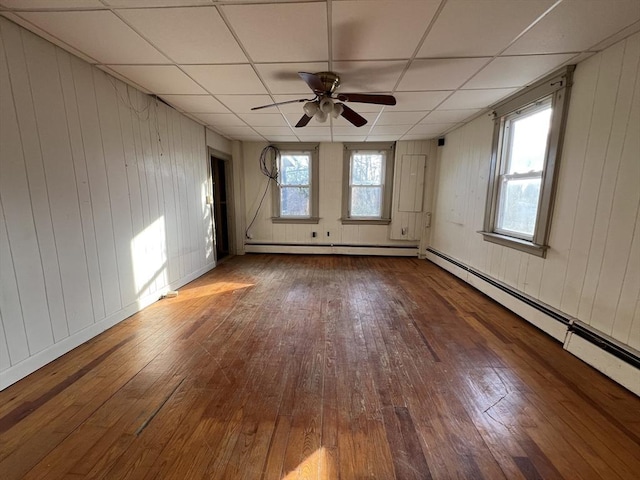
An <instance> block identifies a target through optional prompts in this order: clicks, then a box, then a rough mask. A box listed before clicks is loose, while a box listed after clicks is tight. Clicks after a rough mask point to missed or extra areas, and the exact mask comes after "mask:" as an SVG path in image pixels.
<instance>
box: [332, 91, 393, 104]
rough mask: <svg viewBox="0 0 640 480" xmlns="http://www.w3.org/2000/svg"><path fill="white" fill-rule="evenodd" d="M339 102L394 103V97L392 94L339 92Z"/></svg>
mask: <svg viewBox="0 0 640 480" xmlns="http://www.w3.org/2000/svg"><path fill="white" fill-rule="evenodd" d="M338 100H340V101H341V102H356V103H375V104H376V105H395V104H396V98H395V97H394V96H393V95H379V94H376V93H339V94H338Z"/></svg>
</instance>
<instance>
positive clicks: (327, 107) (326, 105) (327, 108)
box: [320, 97, 333, 115]
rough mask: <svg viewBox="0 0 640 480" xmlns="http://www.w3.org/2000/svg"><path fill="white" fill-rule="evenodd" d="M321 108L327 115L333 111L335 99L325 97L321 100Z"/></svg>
mask: <svg viewBox="0 0 640 480" xmlns="http://www.w3.org/2000/svg"><path fill="white" fill-rule="evenodd" d="M320 110H321V111H322V112H323V113H325V114H326V115H328V114H330V113H331V112H332V111H333V101H331V99H330V98H329V97H324V98H323V99H322V100H320Z"/></svg>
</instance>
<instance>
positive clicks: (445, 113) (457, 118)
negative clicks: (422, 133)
mask: <svg viewBox="0 0 640 480" xmlns="http://www.w3.org/2000/svg"><path fill="white" fill-rule="evenodd" d="M479 111H480V109H479V108H472V109H466V110H434V111H433V112H431V113H429V115H427V117H426V118H425V119H424V120H422V121H420V123H421V124H425V123H458V122H462V121H465V120H467V119H468V118H470V117H472V116H474V115H475V114H476V113H478V112H479Z"/></svg>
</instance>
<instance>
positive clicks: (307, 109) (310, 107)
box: [302, 102, 318, 117]
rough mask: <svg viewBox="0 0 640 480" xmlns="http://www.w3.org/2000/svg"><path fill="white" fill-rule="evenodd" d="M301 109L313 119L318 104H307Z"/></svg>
mask: <svg viewBox="0 0 640 480" xmlns="http://www.w3.org/2000/svg"><path fill="white" fill-rule="evenodd" d="M302 109H303V110H304V113H306V114H307V115H308V116H309V117H313V116H314V115H315V114H316V112H317V111H318V104H317V103H316V102H307V103H305V104H304V107H302Z"/></svg>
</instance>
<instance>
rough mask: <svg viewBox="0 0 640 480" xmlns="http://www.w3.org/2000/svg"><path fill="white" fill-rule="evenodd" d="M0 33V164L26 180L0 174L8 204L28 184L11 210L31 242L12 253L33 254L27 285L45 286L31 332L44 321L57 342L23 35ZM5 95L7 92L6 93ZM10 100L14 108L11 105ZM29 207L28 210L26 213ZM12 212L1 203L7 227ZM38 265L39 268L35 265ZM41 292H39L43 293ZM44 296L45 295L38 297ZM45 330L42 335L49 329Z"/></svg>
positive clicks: (58, 289)
mask: <svg viewBox="0 0 640 480" xmlns="http://www.w3.org/2000/svg"><path fill="white" fill-rule="evenodd" d="M1 28H2V36H3V43H4V45H5V49H6V60H7V64H6V65H7V71H8V77H7V78H6V83H5V85H6V89H3V97H4V101H6V102H7V105H6V106H5V108H3V114H5V115H8V116H6V117H5V116H4V115H3V121H2V128H1V129H0V130H2V131H3V132H2V133H3V134H5V135H8V137H7V138H6V139H3V141H2V144H3V145H5V146H6V147H7V148H8V150H7V151H6V154H5V155H3V159H4V160H5V161H12V166H14V167H15V168H19V166H18V165H19V164H22V168H23V169H24V177H23V175H22V173H18V172H17V171H16V172H15V173H16V174H17V176H16V177H14V176H13V175H12V174H10V173H9V172H8V171H7V170H4V169H3V174H2V177H3V178H2V179H3V180H5V181H6V182H9V183H11V186H7V187H3V188H2V190H3V191H4V193H5V198H6V202H12V201H13V198H16V197H14V195H13V194H11V193H10V190H8V191H7V190H5V188H9V189H12V188H16V187H17V185H16V184H14V181H15V182H18V185H19V184H20V182H22V180H23V178H25V179H26V181H27V182H28V183H27V184H24V185H21V188H20V190H21V192H20V202H26V203H24V205H22V206H19V207H18V206H15V208H18V209H19V210H18V211H21V215H20V216H19V217H17V218H16V221H17V222H18V223H24V224H23V225H20V226H19V227H18V228H20V229H22V230H23V233H24V234H25V235H26V236H27V237H28V239H29V243H28V244H27V245H24V246H22V245H15V247H14V252H13V253H14V254H15V253H19V252H20V251H21V250H22V249H23V248H24V249H29V250H31V252H30V253H27V251H28V250H26V251H25V254H26V255H29V256H32V258H30V259H28V260H27V259H26V257H25V261H27V262H28V263H29V264H30V266H29V267H28V273H27V275H28V276H29V277H30V278H31V280H30V282H36V278H37V277H36V278H32V275H38V276H40V275H42V276H44V285H42V286H40V285H39V284H38V285H36V284H32V285H31V287H33V288H35V290H34V291H33V295H34V297H35V298H34V299H33V300H34V302H35V304H34V305H33V306H32V305H28V306H26V307H24V312H23V313H25V315H26V312H27V311H28V310H30V309H31V308H36V310H35V312H34V317H33V319H32V320H30V321H33V322H36V324H35V325H34V328H35V329H36V330H37V328H38V327H37V322H38V321H39V320H38V319H39V318H42V321H44V322H46V323H47V324H48V325H50V327H49V328H52V329H53V331H54V335H55V334H57V335H59V336H60V337H64V336H65V334H66V322H65V311H64V304H63V296H62V281H61V278H60V267H59V264H58V255H57V253H56V249H55V238H54V234H53V224H52V221H51V210H50V207H49V199H48V192H47V185H46V180H45V175H44V165H43V162H42V152H41V149H40V139H39V138H38V128H37V124H36V119H35V114H34V107H33V98H32V96H31V90H30V83H29V75H28V72H27V65H26V60H25V57H24V48H23V44H22V36H21V31H22V30H21V29H20V28H19V27H17V26H16V25H13V24H12V23H9V22H4V23H3V24H2V27H1ZM4 91H6V94H5V93H4ZM12 98H13V105H11V104H10V103H11V101H12ZM14 107H15V110H14ZM7 109H9V111H7ZM16 122H17V123H16ZM13 162H15V163H13ZM8 197H11V198H8ZM27 206H29V207H27ZM27 208H28V209H29V211H27ZM13 211H14V208H13V207H12V206H11V203H5V214H6V221H7V224H8V225H11V224H12V218H13V217H12V214H13ZM29 221H31V223H32V226H33V228H34V230H33V231H32V232H31V231H29V233H27V230H26V229H29V230H31V226H28V225H27V223H29ZM12 230H13V229H12V228H11V227H10V226H9V238H11V236H12ZM31 240H35V243H33V244H31ZM36 262H37V263H39V265H37V264H36ZM17 263H18V261H17V260H16V264H17ZM16 268H17V275H18V279H20V278H21V276H22V271H21V267H19V266H18V265H16ZM36 270H41V271H42V273H38V274H36ZM25 273H26V272H25ZM41 288H42V289H43V290H41ZM43 292H44V296H43V295H42V294H43ZM24 295H25V297H24V298H23V302H26V303H30V300H31V299H30V295H29V293H27V292H25V293H24ZM42 300H44V303H43V304H40V301H42ZM44 330H45V331H46V330H47V329H44ZM47 343H48V342H47V341H45V343H44V344H43V345H42V346H39V347H38V349H37V350H40V349H42V348H44V346H45V345H46V344H47ZM37 350H36V351H37ZM32 353H33V352H32Z"/></svg>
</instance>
